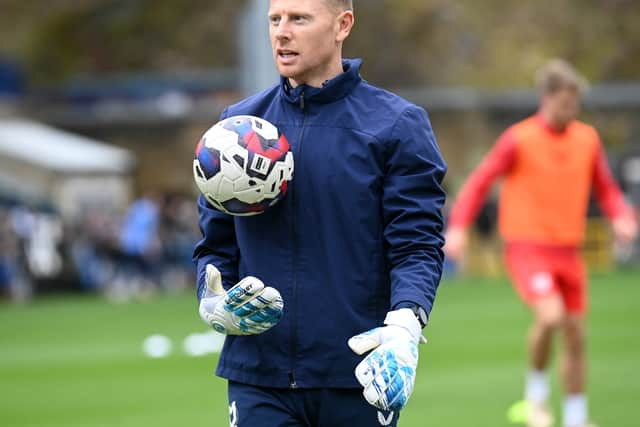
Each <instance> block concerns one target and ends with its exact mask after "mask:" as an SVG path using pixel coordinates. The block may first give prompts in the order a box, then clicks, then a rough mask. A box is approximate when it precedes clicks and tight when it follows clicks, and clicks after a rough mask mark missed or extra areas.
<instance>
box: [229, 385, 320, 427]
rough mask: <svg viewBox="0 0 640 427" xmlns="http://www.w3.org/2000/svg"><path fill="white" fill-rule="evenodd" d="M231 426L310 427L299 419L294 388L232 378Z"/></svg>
mask: <svg viewBox="0 0 640 427" xmlns="http://www.w3.org/2000/svg"><path fill="white" fill-rule="evenodd" d="M228 395H229V425H230V427H307V426H308V423H307V422H305V421H303V420H300V417H299V415H298V413H299V411H297V409H298V408H297V405H296V401H295V395H294V392H293V391H291V390H287V389H271V388H264V387H255V386H251V385H247V384H240V383H236V382H232V381H229V384H228Z"/></svg>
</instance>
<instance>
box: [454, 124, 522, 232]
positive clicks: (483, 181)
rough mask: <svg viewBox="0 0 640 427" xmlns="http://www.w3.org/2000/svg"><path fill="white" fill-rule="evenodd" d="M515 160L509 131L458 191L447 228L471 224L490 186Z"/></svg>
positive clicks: (512, 140)
mask: <svg viewBox="0 0 640 427" xmlns="http://www.w3.org/2000/svg"><path fill="white" fill-rule="evenodd" d="M515 158H516V143H515V139H514V138H513V136H512V132H511V131H506V132H505V133H503V134H502V136H501V137H500V138H499V139H498V142H496V144H495V145H494V147H493V148H492V149H491V151H490V152H489V153H488V154H487V155H486V156H485V158H484V159H483V160H482V163H480V166H478V168H477V169H476V170H475V171H474V172H473V173H472V174H471V176H470V177H469V179H467V182H466V183H465V184H464V186H463V187H462V189H461V190H460V193H459V194H458V197H457V199H456V202H455V204H454V205H453V207H452V208H451V215H450V216H449V226H457V227H463V228H467V227H469V226H470V225H471V224H472V223H473V221H474V220H475V218H476V216H477V215H478V212H479V211H480V208H481V207H482V204H483V203H484V201H485V199H486V197H487V192H488V191H489V189H490V188H491V185H492V184H493V182H494V181H495V180H496V179H497V178H499V177H501V176H502V175H504V174H506V173H507V172H508V171H509V170H510V169H511V168H512V167H513V165H514V163H515Z"/></svg>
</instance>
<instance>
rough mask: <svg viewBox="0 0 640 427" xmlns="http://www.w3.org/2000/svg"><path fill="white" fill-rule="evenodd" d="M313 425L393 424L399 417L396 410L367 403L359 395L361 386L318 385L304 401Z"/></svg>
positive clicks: (356, 426)
mask: <svg viewBox="0 0 640 427" xmlns="http://www.w3.org/2000/svg"><path fill="white" fill-rule="evenodd" d="M307 407H308V411H309V413H310V414H312V416H313V419H314V420H316V422H315V423H312V424H313V425H314V427H335V426H348V427H374V426H391V427H396V426H397V425H398V420H399V419H400V413H399V412H397V411H382V410H379V409H377V408H375V407H374V406H372V405H370V404H369V403H368V402H367V401H366V400H365V399H364V397H363V396H362V389H320V390H317V392H316V394H315V395H314V396H313V400H312V401H308V402H307Z"/></svg>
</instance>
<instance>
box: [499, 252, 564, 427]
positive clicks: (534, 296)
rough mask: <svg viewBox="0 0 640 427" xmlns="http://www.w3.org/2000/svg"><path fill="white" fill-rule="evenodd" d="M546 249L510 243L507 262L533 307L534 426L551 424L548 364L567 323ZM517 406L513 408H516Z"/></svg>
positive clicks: (529, 394) (529, 409) (528, 392)
mask: <svg viewBox="0 0 640 427" xmlns="http://www.w3.org/2000/svg"><path fill="white" fill-rule="evenodd" d="M548 258H549V257H548V254H547V253H546V249H545V248H540V247H539V246H534V245H513V244H511V245H508V246H507V251H506V262H507V267H508V270H509V274H510V276H511V279H512V282H513V284H514V287H515V289H516V290H517V292H518V294H519V295H520V297H521V298H522V300H523V301H524V302H525V304H526V305H527V306H528V307H529V308H530V310H531V313H532V317H533V322H532V324H531V327H530V329H529V336H528V349H529V366H530V368H529V372H528V373H527V378H526V383H525V401H524V402H523V403H522V404H520V406H523V407H525V408H526V410H525V411H524V413H525V414H526V415H525V416H524V418H525V419H526V422H527V424H528V425H530V426H535V427H548V426H550V425H552V423H553V416H552V415H551V412H550V410H549V409H548V406H547V401H548V398H549V394H550V387H549V379H548V373H547V367H548V365H549V361H550V358H551V353H552V342H553V335H554V333H555V332H556V331H558V330H559V328H560V327H561V326H562V324H563V320H564V316H565V310H564V304H563V300H562V297H561V295H560V293H559V290H558V287H557V284H556V281H555V278H554V276H553V269H552V267H553V266H552V263H551V262H550V260H549V259H548ZM517 407H518V405H514V407H512V409H516V408H517Z"/></svg>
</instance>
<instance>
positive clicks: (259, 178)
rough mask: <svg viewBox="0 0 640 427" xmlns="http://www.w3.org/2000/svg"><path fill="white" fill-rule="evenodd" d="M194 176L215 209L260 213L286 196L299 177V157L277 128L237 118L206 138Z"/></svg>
mask: <svg viewBox="0 0 640 427" xmlns="http://www.w3.org/2000/svg"><path fill="white" fill-rule="evenodd" d="M193 175H194V178H195V181H196V185H197V187H198V189H199V190H200V192H201V193H202V195H203V196H204V197H205V199H207V201H208V202H209V203H210V204H211V206H213V207H214V208H215V209H217V210H219V211H222V212H225V213H228V214H231V215H238V216H249V215H257V214H259V213H262V212H264V211H265V210H267V209H268V208H269V207H271V206H273V205H275V204H276V203H278V201H280V200H281V199H282V198H283V197H284V196H285V194H286V192H287V184H288V182H289V181H291V179H292V178H293V153H292V152H291V151H290V148H289V142H288V141H287V138H285V136H284V135H283V134H281V133H280V131H278V129H277V128H276V127H275V126H274V125H273V124H271V123H269V122H268V121H266V120H264V119H261V118H259V117H254V116H233V117H229V118H227V119H225V120H222V121H220V122H218V123H216V124H215V125H214V126H212V127H211V128H210V129H209V130H207V131H206V132H205V134H204V135H203V136H202V139H201V140H200V142H199V143H198V146H197V147H196V155H195V159H194V160H193Z"/></svg>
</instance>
